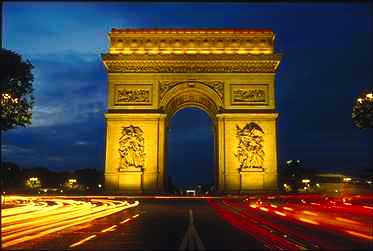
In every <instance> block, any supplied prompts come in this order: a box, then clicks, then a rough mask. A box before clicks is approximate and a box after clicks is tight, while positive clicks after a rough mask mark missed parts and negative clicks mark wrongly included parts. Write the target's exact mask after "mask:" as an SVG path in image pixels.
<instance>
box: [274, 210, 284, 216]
mask: <svg viewBox="0 0 373 251" xmlns="http://www.w3.org/2000/svg"><path fill="white" fill-rule="evenodd" d="M275 214H278V215H280V216H286V214H285V213H282V212H280V211H275Z"/></svg>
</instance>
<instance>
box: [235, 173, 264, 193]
mask: <svg viewBox="0 0 373 251" xmlns="http://www.w3.org/2000/svg"><path fill="white" fill-rule="evenodd" d="M240 176H241V193H248V192H253V191H263V190H264V169H263V168H247V169H244V170H241V171H240Z"/></svg>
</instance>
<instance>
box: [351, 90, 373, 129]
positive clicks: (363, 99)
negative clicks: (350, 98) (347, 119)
mask: <svg viewBox="0 0 373 251" xmlns="http://www.w3.org/2000/svg"><path fill="white" fill-rule="evenodd" d="M352 121H353V122H354V124H355V125H356V126H357V127H359V128H373V92H372V91H371V92H364V93H363V94H362V95H360V96H359V97H358V98H357V99H356V101H355V104H354V106H353V108H352Z"/></svg>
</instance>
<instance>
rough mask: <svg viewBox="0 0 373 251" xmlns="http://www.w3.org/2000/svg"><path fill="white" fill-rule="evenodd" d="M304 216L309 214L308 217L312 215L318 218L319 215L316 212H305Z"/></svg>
mask: <svg viewBox="0 0 373 251" xmlns="http://www.w3.org/2000/svg"><path fill="white" fill-rule="evenodd" d="M303 213H304V214H307V215H312V216H317V215H318V214H317V213H314V212H311V211H303Z"/></svg>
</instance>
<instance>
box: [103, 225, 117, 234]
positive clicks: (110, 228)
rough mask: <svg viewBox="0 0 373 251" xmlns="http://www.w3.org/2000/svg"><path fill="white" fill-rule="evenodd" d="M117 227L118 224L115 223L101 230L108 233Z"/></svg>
mask: <svg viewBox="0 0 373 251" xmlns="http://www.w3.org/2000/svg"><path fill="white" fill-rule="evenodd" d="M116 227H117V225H113V226H111V227H108V228H105V229H104V230H101V233H106V232H109V231H114V229H115V228H116Z"/></svg>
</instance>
